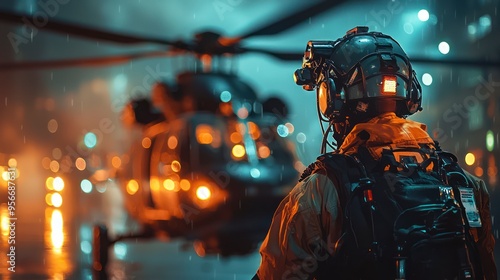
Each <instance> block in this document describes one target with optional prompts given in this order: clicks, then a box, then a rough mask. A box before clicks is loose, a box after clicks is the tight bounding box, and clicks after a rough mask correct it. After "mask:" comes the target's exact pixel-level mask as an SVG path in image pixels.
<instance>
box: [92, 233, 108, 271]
mask: <svg viewBox="0 0 500 280" xmlns="http://www.w3.org/2000/svg"><path fill="white" fill-rule="evenodd" d="M92 237H93V238H92V239H93V240H92V241H93V242H92V274H93V275H94V279H101V280H104V279H108V275H107V272H106V266H107V264H108V257H109V247H110V245H111V242H110V239H109V235H108V229H107V227H106V226H105V225H95V226H94V230H93V236H92Z"/></svg>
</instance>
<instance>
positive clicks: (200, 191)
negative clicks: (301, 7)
mask: <svg viewBox="0 0 500 280" xmlns="http://www.w3.org/2000/svg"><path fill="white" fill-rule="evenodd" d="M211 195H212V193H211V192H210V189H209V188H207V187H206V186H199V187H198V188H197V189H196V197H198V198H199V199H200V200H207V199H209V198H210V196H211Z"/></svg>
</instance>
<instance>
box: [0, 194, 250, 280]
mask: <svg viewBox="0 0 500 280" xmlns="http://www.w3.org/2000/svg"><path fill="white" fill-rule="evenodd" d="M78 192H81V190H76V189H73V190H70V189H69V188H66V189H65V190H63V191H61V192H60V193H61V195H62V199H63V203H62V205H61V206H60V207H53V206H49V205H48V204H47V202H46V201H45V199H44V195H45V193H46V191H45V190H43V189H42V190H40V191H38V192H37V191H33V190H31V191H29V190H26V189H20V188H19V187H18V192H17V194H16V201H15V202H16V208H15V212H13V215H10V211H9V210H8V205H7V202H8V201H2V202H5V203H2V205H1V212H0V214H1V236H0V237H1V240H0V244H1V246H0V252H1V254H0V262H1V266H0V267H1V270H0V278H1V279H4V280H17V279H23V280H25V279H26V280H38V279H53V280H62V279H85V280H87V279H94V278H93V277H92V271H91V260H92V257H91V256H92V227H93V225H94V224H95V223H106V224H108V225H110V226H111V227H114V228H112V229H110V231H111V233H115V232H121V231H127V230H130V228H134V226H135V224H134V223H131V222H130V220H129V219H128V217H127V215H126V213H125V212H124V209H123V208H121V199H120V197H119V193H118V192H117V189H114V188H113V187H109V186H108V189H107V190H106V191H105V192H104V193H99V192H97V191H96V190H95V189H94V190H93V192H91V193H90V194H84V193H78ZM11 210H12V209H11ZM11 218H12V219H11ZM14 219H16V220H14ZM9 242H10V243H11V244H9ZM259 261H260V256H259V255H258V253H257V252H254V253H252V254H249V255H244V256H234V257H228V258H222V257H220V256H217V255H214V256H206V257H203V258H202V257H199V256H198V255H197V254H196V252H195V251H194V249H193V246H192V244H190V243H186V242H185V241H182V240H178V239H176V240H171V241H166V240H158V239H152V240H143V239H137V240H136V239H132V240H127V241H124V242H118V243H116V244H115V245H114V246H113V247H111V249H110V262H109V265H108V268H107V271H108V276H109V279H145V280H146V279H228V280H229V279H231V280H234V279H250V278H251V277H252V276H253V275H254V273H255V271H256V268H257V267H258V264H259Z"/></svg>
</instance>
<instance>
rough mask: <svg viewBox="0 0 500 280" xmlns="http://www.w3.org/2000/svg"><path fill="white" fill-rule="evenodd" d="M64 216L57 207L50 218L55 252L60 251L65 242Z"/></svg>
mask: <svg viewBox="0 0 500 280" xmlns="http://www.w3.org/2000/svg"><path fill="white" fill-rule="evenodd" d="M63 224H64V222H63V217H62V213H61V211H60V210H58V209H55V210H54V211H53V212H52V217H51V219H50V229H51V232H50V239H51V241H52V246H53V247H54V250H55V252H57V253H60V252H61V248H62V246H63V244H64V233H63Z"/></svg>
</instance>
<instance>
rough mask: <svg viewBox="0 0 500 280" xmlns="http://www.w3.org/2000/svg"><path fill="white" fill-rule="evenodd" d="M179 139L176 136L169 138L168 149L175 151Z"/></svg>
mask: <svg viewBox="0 0 500 280" xmlns="http://www.w3.org/2000/svg"><path fill="white" fill-rule="evenodd" d="M177 143H178V142H177V137H175V136H170V137H168V141H167V145H168V148H170V149H172V150H173V149H175V148H176V147H177Z"/></svg>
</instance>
